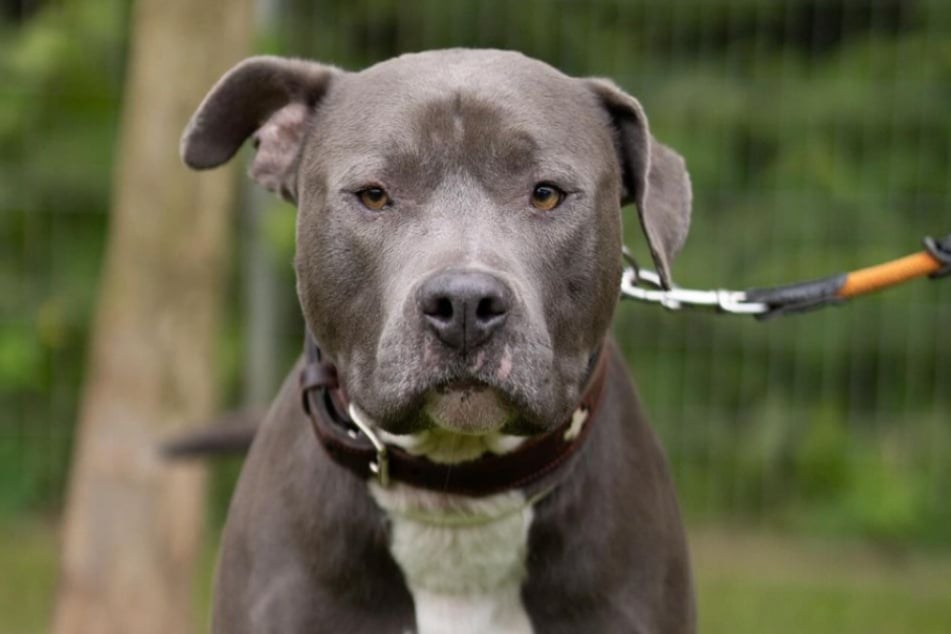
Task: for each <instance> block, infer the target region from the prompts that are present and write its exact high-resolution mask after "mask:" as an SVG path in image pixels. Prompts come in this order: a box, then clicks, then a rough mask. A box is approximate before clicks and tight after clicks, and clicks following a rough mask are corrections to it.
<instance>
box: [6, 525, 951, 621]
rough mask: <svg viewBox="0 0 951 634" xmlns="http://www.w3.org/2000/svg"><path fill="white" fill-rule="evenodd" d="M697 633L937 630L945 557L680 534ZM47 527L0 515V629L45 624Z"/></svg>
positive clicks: (710, 532) (948, 563)
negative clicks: (686, 542) (686, 540)
mask: <svg viewBox="0 0 951 634" xmlns="http://www.w3.org/2000/svg"><path fill="white" fill-rule="evenodd" d="M690 535H691V546H692V550H693V559H694V568H695V573H696V578H697V590H698V595H699V597H698V600H699V608H700V632H701V633H702V634H743V633H745V632H750V633H753V632H755V633H757V634H759V633H763V632H766V633H769V634H785V633H787V632H789V633H793V632H795V633H796V634H801V633H802V632H809V633H810V634H824V633H829V634H831V633H833V632H834V633H836V634H853V633H854V634H886V633H887V634H895V633H900V632H915V634H932V633H934V634H947V633H948V632H949V631H951V554H949V553H947V552H927V551H915V550H910V551H905V550H896V549H890V550H882V549H880V548H875V547H872V546H869V545H863V544H857V543H854V542H844V541H829V540H819V539H810V538H805V537H799V536H788V535H773V534H769V533H762V532H754V531H750V530H748V529H740V530H727V529H722V528H709V527H693V528H692V529H691V531H690ZM212 552H213V549H212V548H210V547H209V549H208V551H207V553H206V554H205V556H204V557H203V561H202V564H201V575H202V580H201V582H200V583H199V584H198V585H199V591H198V592H197V593H196V610H197V612H198V613H199V614H201V615H202V616H200V617H199V618H198V619H197V621H196V622H198V623H205V622H207V621H206V616H205V615H206V613H207V607H206V606H207V602H208V598H209V593H208V590H207V589H208V584H209V579H210V573H211V568H212V565H211V562H212V560H213V554H212ZM55 553H56V529H55V526H53V525H52V524H50V523H48V522H42V521H38V520H30V521H25V520H3V521H0V634H40V633H42V632H46V631H47V630H48V627H49V614H50V608H51V606H52V597H53V592H54V590H55V585H56V554H55Z"/></svg>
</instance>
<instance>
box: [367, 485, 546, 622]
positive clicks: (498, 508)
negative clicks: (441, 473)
mask: <svg viewBox="0 0 951 634" xmlns="http://www.w3.org/2000/svg"><path fill="white" fill-rule="evenodd" d="M371 493H372V495H373V497H374V499H375V500H376V502H377V504H379V506H380V507H381V508H382V509H383V510H384V511H385V512H386V513H387V515H388V516H389V518H390V522H391V536H390V550H391V552H392V554H393V558H394V559H395V560H396V562H397V564H398V565H399V566H400V568H401V569H402V571H403V575H404V577H405V579H406V584H407V586H408V587H409V590H410V592H411V594H412V595H413V601H414V604H415V609H416V627H417V632H418V634H446V633H452V634H470V633H472V634H475V633H476V632H498V633H502V634H526V633H531V632H532V627H531V623H530V621H529V618H528V614H527V613H526V612H525V608H524V606H523V604H522V598H521V586H522V582H523V580H524V578H525V570H526V569H525V558H526V555H527V551H528V531H529V528H530V526H531V522H532V509H531V506H530V505H528V504H527V503H526V501H525V496H524V495H523V494H522V493H521V492H510V493H505V494H500V495H495V496H490V497H487V498H479V499H470V498H465V497H461V496H451V495H443V494H437V493H431V492H426V491H420V490H418V489H412V488H410V487H406V486H403V485H394V486H393V487H391V488H387V489H383V488H381V487H379V486H376V485H375V484H374V485H371Z"/></svg>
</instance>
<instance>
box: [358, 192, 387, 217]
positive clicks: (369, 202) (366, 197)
mask: <svg viewBox="0 0 951 634" xmlns="http://www.w3.org/2000/svg"><path fill="white" fill-rule="evenodd" d="M357 196H358V197H359V198H360V202H361V203H363V206H364V207H366V208H367V209H370V210H372V211H380V210H381V209H383V208H384V207H386V206H387V205H389V204H390V202H391V201H390V197H389V196H388V195H387V193H386V191H384V190H383V188H381V187H367V188H366V189H362V190H360V191H358V192H357Z"/></svg>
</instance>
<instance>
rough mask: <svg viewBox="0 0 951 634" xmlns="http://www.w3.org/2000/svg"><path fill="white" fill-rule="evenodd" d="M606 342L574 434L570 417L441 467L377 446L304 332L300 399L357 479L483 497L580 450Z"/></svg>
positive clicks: (535, 476) (594, 408) (597, 397)
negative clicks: (511, 445)
mask: <svg viewBox="0 0 951 634" xmlns="http://www.w3.org/2000/svg"><path fill="white" fill-rule="evenodd" d="M604 347H605V346H603V345H602V346H601V349H600V350H599V352H598V353H597V357H596V359H595V361H594V363H593V367H592V370H591V373H590V376H589V378H588V381H587V384H586V386H585V390H584V393H583V395H582V397H581V402H580V403H579V405H578V407H577V408H576V410H575V411H576V412H577V411H578V410H581V411H582V412H584V413H585V415H586V417H585V419H584V422H583V424H582V425H581V428H580V430H578V431H577V433H571V432H572V431H574V430H572V429H571V426H572V419H569V420H567V421H565V422H564V423H562V424H561V425H559V426H558V427H556V428H555V429H553V430H551V431H549V432H546V433H545V434H543V435H541V436H537V437H534V438H531V439H529V440H527V441H526V442H524V443H523V444H522V445H521V446H520V447H519V448H517V449H515V450H514V451H512V452H509V453H506V454H501V455H494V454H493V455H484V456H482V457H480V458H476V459H475V460H471V461H469V462H462V463H457V464H438V463H435V462H432V461H430V460H428V459H426V458H424V457H422V456H414V455H412V454H410V453H408V452H406V451H405V450H403V449H401V448H399V447H394V446H386V445H382V443H381V442H380V441H379V440H378V438H376V437H375V435H374V434H373V432H372V430H371V431H370V432H369V435H368V434H367V433H364V428H363V427H361V425H359V424H358V423H359V421H354V420H351V419H350V417H349V416H348V415H347V414H346V413H345V412H346V411H347V399H346V396H345V394H343V391H342V390H341V389H340V385H339V382H338V379H337V370H336V368H335V367H334V366H333V364H331V363H328V362H326V361H322V360H321V352H320V348H319V347H318V345H317V342H316V341H315V340H314V338H313V337H312V336H311V335H310V333H309V332H308V333H307V337H306V341H305V350H306V362H305V365H304V367H303V369H302V370H301V373H300V389H301V397H302V401H303V406H304V412H305V413H306V414H307V418H308V419H309V420H310V422H311V426H312V427H313V430H314V433H315V434H316V435H317V439H318V440H319V441H320V443H321V444H322V445H323V446H324V449H326V451H327V453H328V454H329V455H330V457H331V458H332V459H333V460H334V462H336V463H337V464H339V465H340V466H342V467H345V468H347V469H349V470H350V471H352V472H353V473H355V474H356V475H357V476H359V477H360V478H363V479H369V478H373V477H375V478H377V479H378V480H379V481H380V482H381V483H382V484H384V485H386V484H387V483H388V481H390V480H396V481H399V482H404V483H406V484H409V485H412V486H415V487H419V488H423V489H428V490H431V491H440V492H443V493H454V494H459V495H468V496H472V497H481V496H486V495H492V494H495V493H501V492H503V491H508V490H511V489H517V488H524V487H528V486H530V485H532V484H535V483H536V482H539V481H540V480H541V479H542V478H544V477H545V476H547V475H549V474H551V473H552V472H553V471H554V470H555V469H557V468H558V467H559V465H562V464H564V463H565V461H566V460H567V459H568V458H569V457H570V456H571V455H572V454H574V453H575V452H576V451H577V450H578V448H579V447H581V445H582V444H583V443H584V440H585V438H586V437H587V436H588V431H589V430H590V429H591V427H592V425H593V424H594V422H595V420H596V419H597V413H598V407H599V405H600V403H601V394H602V392H603V387H604V378H605V375H606V374H607V372H606V367H607V359H606V358H607V356H608V355H607V353H606V351H605V350H604ZM572 418H574V417H572ZM381 447H382V448H381Z"/></svg>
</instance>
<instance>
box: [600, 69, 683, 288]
mask: <svg viewBox="0 0 951 634" xmlns="http://www.w3.org/2000/svg"><path fill="white" fill-rule="evenodd" d="M584 81H585V82H586V83H587V84H588V86H589V87H590V88H591V90H592V91H594V93H595V95H597V97H598V98H599V99H600V101H601V104H602V105H603V106H604V108H605V109H606V110H607V111H608V114H609V115H610V116H611V122H612V124H613V126H614V128H615V130H616V134H615V145H616V147H617V152H618V158H619V161H620V166H621V178H622V179H623V185H624V193H623V194H622V200H621V204H622V205H626V204H628V203H630V202H634V203H635V204H636V205H637V213H638V216H639V217H640V221H641V227H642V228H643V230H644V234H645V235H646V236H647V243H648V246H649V247H650V250H651V255H652V256H653V258H654V264H655V265H656V266H657V273H658V275H660V279H661V281H662V282H663V284H664V286H665V287H666V288H670V286H671V277H670V265H671V262H672V261H673V258H674V256H675V255H677V253H678V252H679V251H680V248H681V247H682V246H683V245H684V241H686V239H687V231H688V229H689V228H690V209H691V198H692V194H691V189H690V176H689V175H688V174H687V167H686V165H685V163H684V159H683V157H682V156H680V155H679V154H677V153H676V152H674V151H673V150H671V149H670V148H669V147H667V146H666V145H663V144H661V143H660V142H658V141H657V140H656V139H655V138H654V137H653V136H652V135H651V133H650V128H649V127H648V124H647V116H646V115H645V114H644V109H643V108H642V107H641V104H640V103H639V102H638V101H637V99H635V98H634V97H632V96H630V95H629V94H627V93H626V92H624V91H623V90H621V89H620V88H618V87H617V86H616V85H615V84H614V82H612V81H610V80H607V79H585V80H584Z"/></svg>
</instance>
